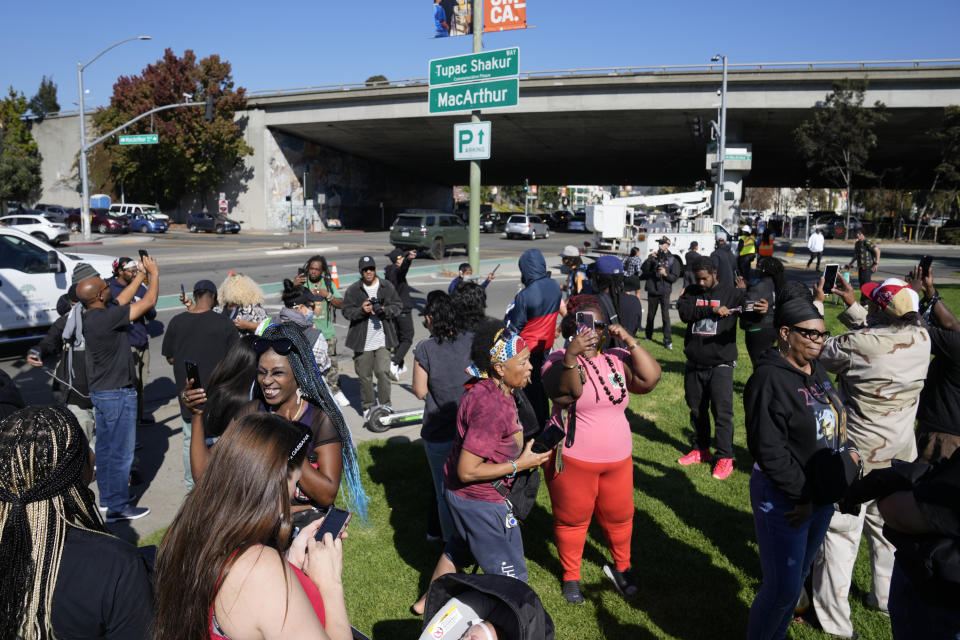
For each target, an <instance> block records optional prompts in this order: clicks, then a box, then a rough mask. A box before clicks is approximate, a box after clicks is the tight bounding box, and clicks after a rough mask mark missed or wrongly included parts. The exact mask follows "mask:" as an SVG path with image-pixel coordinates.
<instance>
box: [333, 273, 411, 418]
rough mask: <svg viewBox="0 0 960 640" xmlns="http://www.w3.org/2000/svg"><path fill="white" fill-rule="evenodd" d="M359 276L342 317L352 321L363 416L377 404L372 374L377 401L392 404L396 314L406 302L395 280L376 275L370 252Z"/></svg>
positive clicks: (349, 334) (351, 336) (351, 342)
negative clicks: (391, 377) (374, 390)
mask: <svg viewBox="0 0 960 640" xmlns="http://www.w3.org/2000/svg"><path fill="white" fill-rule="evenodd" d="M359 267H360V280H358V281H357V282H354V283H353V284H352V285H350V286H349V287H347V290H346V291H345V292H344V294H343V317H344V318H346V319H347V320H349V321H350V328H349V329H347V348H349V349H352V350H353V367H354V370H355V371H356V372H357V379H358V380H359V381H360V403H361V406H362V408H363V414H364V419H366V417H367V413H368V412H369V411H370V409H372V408H373V406H374V394H373V376H374V374H376V376H377V395H376V401H377V403H378V404H380V405H381V406H387V407H389V406H390V349H393V348H394V347H396V346H397V343H398V340H397V327H396V324H395V323H394V319H395V318H397V317H398V316H399V315H400V313H401V311H402V307H403V305H402V304H401V302H400V296H399V295H397V290H396V289H395V288H394V286H393V285H392V284H390V283H389V282H387V281H385V280H381V279H380V278H378V277H377V265H376V263H375V262H374V261H373V258H372V257H371V256H363V257H362V258H360V265H359Z"/></svg>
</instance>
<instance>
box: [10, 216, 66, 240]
mask: <svg viewBox="0 0 960 640" xmlns="http://www.w3.org/2000/svg"><path fill="white" fill-rule="evenodd" d="M0 225H3V226H5V227H13V228H15V229H19V230H20V231H23V232H24V233H28V234H30V235H31V236H33V237H34V238H39V239H40V240H44V241H45V242H48V243H50V244H52V245H57V244H59V243H61V242H64V241H65V240H68V239H69V238H70V230H69V229H67V225H65V224H63V223H60V222H54V221H53V220H50V219H49V218H47V217H46V216H43V215H29V214H25V213H18V214H16V215H13V216H4V217H2V218H0Z"/></svg>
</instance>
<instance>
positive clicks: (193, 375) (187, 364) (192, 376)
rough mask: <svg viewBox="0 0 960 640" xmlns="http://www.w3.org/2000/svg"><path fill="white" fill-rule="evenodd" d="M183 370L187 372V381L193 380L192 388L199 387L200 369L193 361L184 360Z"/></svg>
mask: <svg viewBox="0 0 960 640" xmlns="http://www.w3.org/2000/svg"><path fill="white" fill-rule="evenodd" d="M183 368H184V369H185V370H186V372H187V380H193V388H194V389H196V388H197V387H199V386H200V367H199V366H197V363H196V362H194V361H193V360H184V361H183Z"/></svg>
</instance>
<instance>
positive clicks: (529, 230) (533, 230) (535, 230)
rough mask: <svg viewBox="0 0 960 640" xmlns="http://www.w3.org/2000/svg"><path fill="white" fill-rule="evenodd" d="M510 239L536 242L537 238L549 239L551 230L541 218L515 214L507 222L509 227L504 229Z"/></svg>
mask: <svg viewBox="0 0 960 640" xmlns="http://www.w3.org/2000/svg"><path fill="white" fill-rule="evenodd" d="M504 231H506V232H507V237H508V238H514V237H523V238H529V239H530V240H536V239H537V237H538V236H539V237H541V238H549V237H550V229H549V228H548V227H547V223H545V222H544V221H543V220H541V219H540V216H534V215H526V214H515V215H512V216H510V218H509V219H508V220H507V226H506V227H505V228H504Z"/></svg>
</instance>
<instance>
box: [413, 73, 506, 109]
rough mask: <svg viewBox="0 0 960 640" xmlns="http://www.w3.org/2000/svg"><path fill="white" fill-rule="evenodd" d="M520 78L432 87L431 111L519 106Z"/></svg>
mask: <svg viewBox="0 0 960 640" xmlns="http://www.w3.org/2000/svg"><path fill="white" fill-rule="evenodd" d="M519 93H520V80H518V79H517V78H508V79H506V80H488V81H486V82H474V83H471V84H460V85H453V86H449V87H431V88H430V113H448V112H450V111H473V110H475V109H483V110H486V109H496V108H498V107H515V106H517V97H518V95H519Z"/></svg>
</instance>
